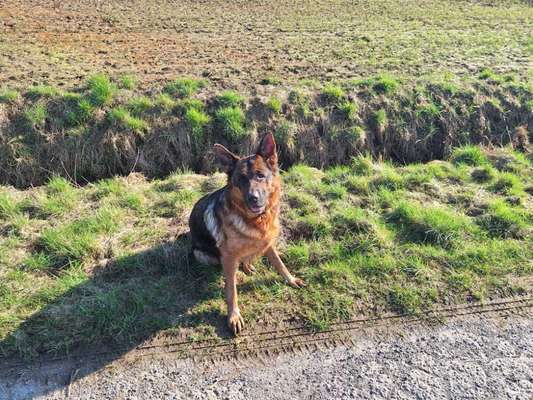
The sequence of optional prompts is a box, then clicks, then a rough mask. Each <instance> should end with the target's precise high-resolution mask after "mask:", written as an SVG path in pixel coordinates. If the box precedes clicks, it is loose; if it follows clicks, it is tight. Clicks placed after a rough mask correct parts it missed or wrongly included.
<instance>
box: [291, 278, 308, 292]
mask: <svg viewBox="0 0 533 400" xmlns="http://www.w3.org/2000/svg"><path fill="white" fill-rule="evenodd" d="M287 283H288V284H289V285H290V286H292V287H293V288H297V289H298V288H303V287H305V286H306V285H305V282H304V281H303V280H301V279H300V278H295V277H292V278H291V279H288V280H287Z"/></svg>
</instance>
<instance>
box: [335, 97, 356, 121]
mask: <svg viewBox="0 0 533 400" xmlns="http://www.w3.org/2000/svg"><path fill="white" fill-rule="evenodd" d="M339 111H340V112H341V114H342V115H343V116H344V118H345V119H346V120H347V121H355V120H356V119H357V111H358V107H357V103H355V102H353V101H344V102H342V103H341V104H339Z"/></svg>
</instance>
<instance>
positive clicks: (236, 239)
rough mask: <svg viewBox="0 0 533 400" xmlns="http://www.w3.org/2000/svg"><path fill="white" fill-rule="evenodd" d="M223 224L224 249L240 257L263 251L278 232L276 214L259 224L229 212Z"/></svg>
mask: <svg viewBox="0 0 533 400" xmlns="http://www.w3.org/2000/svg"><path fill="white" fill-rule="evenodd" d="M224 222H225V223H224V224H223V230H224V236H225V240H224V246H223V247H224V249H225V250H227V251H230V252H231V253H233V254H238V255H240V256H241V257H248V256H252V255H256V254H259V253H261V254H262V253H263V252H264V251H265V250H266V249H267V248H268V247H269V246H270V245H271V244H272V243H273V242H274V240H275V239H276V238H277V236H278V234H279V221H278V218H277V216H272V217H270V218H268V219H267V220H266V221H264V222H263V223H261V224H250V223H248V222H246V221H245V220H244V219H243V218H241V217H240V216H239V215H238V214H229V215H227V216H226V218H225V221H224Z"/></svg>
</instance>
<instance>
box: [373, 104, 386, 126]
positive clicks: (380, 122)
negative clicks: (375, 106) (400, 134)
mask: <svg viewBox="0 0 533 400" xmlns="http://www.w3.org/2000/svg"><path fill="white" fill-rule="evenodd" d="M374 123H375V124H376V126H377V127H378V128H381V129H385V128H386V127H387V125H388V124H389V120H388V118H387V112H386V111H385V110H384V109H383V108H380V109H379V110H377V111H376V112H375V113H374Z"/></svg>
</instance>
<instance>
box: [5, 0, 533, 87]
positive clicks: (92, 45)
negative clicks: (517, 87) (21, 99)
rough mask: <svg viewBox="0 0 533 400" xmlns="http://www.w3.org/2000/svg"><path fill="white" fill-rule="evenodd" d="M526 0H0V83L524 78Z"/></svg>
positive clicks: (246, 83)
mask: <svg viewBox="0 0 533 400" xmlns="http://www.w3.org/2000/svg"><path fill="white" fill-rule="evenodd" d="M532 17H533V9H532V8H531V7H530V6H528V2H527V1H499V2H494V1H484V2H478V1H458V2H455V1H444V2H443V1H435V0H426V1H414V0H409V1H404V2H401V6H400V5H399V3H398V2H397V1H391V0H379V1H369V0H360V1H357V2H353V1H343V0H322V1H313V2H309V1H291V2H281V1H269V2H256V1H254V2H249V1H236V2H221V1H202V2H197V1H180V2H172V1H154V0H151V1H140V0H135V1H131V2H122V1H116V0H114V1H98V0H95V1H92V0H91V1H89V0H77V1H69V2H59V1H50V0H44V1H42V0H41V1H35V0H32V1H28V0H25V1H14V0H6V1H3V2H2V3H1V4H0V35H1V37H2V40H0V85H8V86H28V85H30V84H31V83H43V82H48V83H58V84H60V85H67V86H69V85H72V84H76V83H78V82H79V81H80V80H81V79H83V78H84V77H85V76H87V75H88V74H90V73H94V72H95V71H105V72H107V73H109V74H111V75H117V74H122V73H134V74H136V75H138V76H139V77H140V79H141V82H142V83H153V82H158V81H161V80H167V79H169V78H173V77H175V76H179V75H192V76H204V77H209V78H210V79H211V80H213V81H215V82H219V83H220V84H221V85H222V86H225V85H231V86H250V85H253V84H256V83H258V82H260V81H261V80H262V79H263V78H265V77H266V76H277V77H282V78H283V80H284V81H289V82H290V81H291V80H292V81H297V80H301V79H309V78H310V79H318V80H329V79H338V78H351V77H357V76H368V75H370V74H372V73H376V72H379V71H388V72H392V73H397V74H400V75H408V76H421V75H425V74H431V73H435V72H453V73H460V74H472V72H475V71H477V70H479V69H481V68H484V67H490V68H493V69H495V70H497V71H500V72H517V73H519V74H521V75H525V74H526V70H527V66H528V64H529V58H528V52H529V51H530V46H531V44H530V39H529V35H528V30H527V29H526V28H525V27H527V26H528V21H531V18H532Z"/></svg>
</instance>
